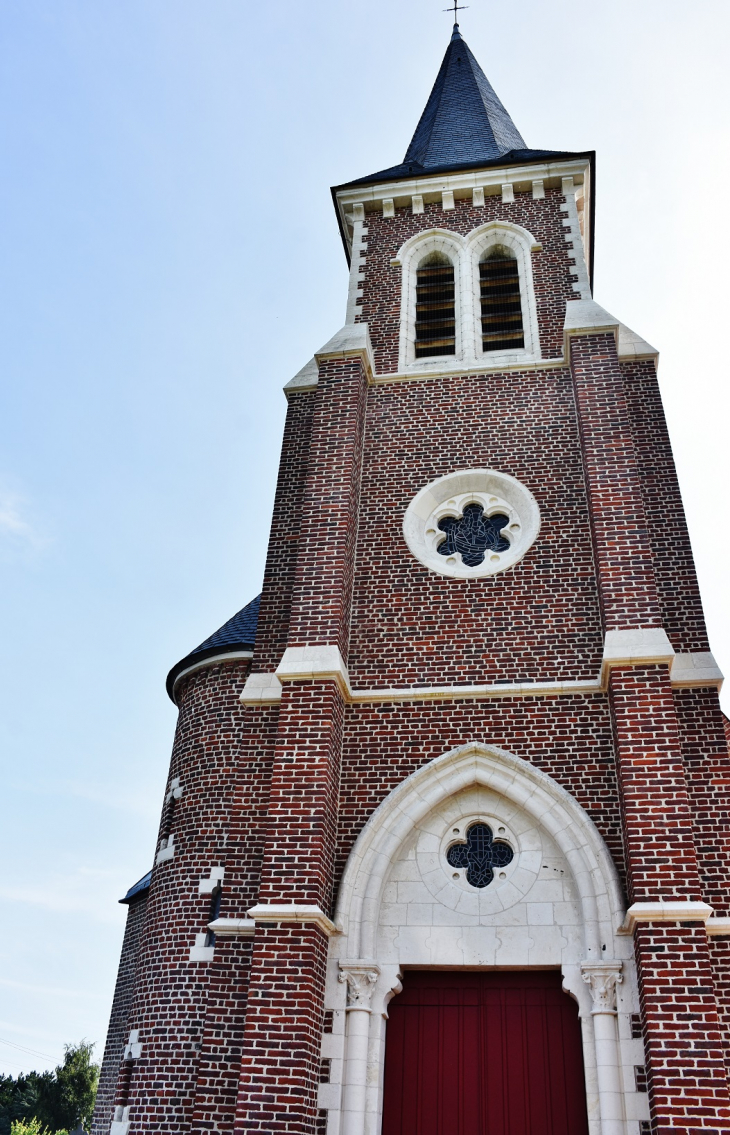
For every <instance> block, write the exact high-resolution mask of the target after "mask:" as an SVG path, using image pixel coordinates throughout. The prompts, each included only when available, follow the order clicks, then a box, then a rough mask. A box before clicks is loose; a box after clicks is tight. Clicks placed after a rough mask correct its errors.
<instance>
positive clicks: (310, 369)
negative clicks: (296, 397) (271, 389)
mask: <svg viewBox="0 0 730 1135" xmlns="http://www.w3.org/2000/svg"><path fill="white" fill-rule="evenodd" d="M318 382H319V367H318V365H317V360H316V359H315V358H314V356H312V358H311V359H310V360H309V362H308V363H305V364H304V366H303V367H302V369H301V370H298V371H297V373H296V374H295V375H294V378H292V379H291V380H290V381H289V382H287V383H286V385H285V387H284V391H285V392H287V391H288V394H287V397H288V396H289V394H298V393H300V392H301V391H303V390H314V388H315V386H316V385H317V383H318Z"/></svg>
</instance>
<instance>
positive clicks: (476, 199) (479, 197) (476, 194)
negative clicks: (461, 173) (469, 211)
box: [471, 185, 484, 209]
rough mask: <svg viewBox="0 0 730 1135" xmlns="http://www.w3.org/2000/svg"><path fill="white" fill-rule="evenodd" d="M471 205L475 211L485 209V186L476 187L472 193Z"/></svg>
mask: <svg viewBox="0 0 730 1135" xmlns="http://www.w3.org/2000/svg"><path fill="white" fill-rule="evenodd" d="M471 203H472V206H473V208H475V209H483V208H484V186H483V185H475V186H474V188H473V189H472V191H471Z"/></svg>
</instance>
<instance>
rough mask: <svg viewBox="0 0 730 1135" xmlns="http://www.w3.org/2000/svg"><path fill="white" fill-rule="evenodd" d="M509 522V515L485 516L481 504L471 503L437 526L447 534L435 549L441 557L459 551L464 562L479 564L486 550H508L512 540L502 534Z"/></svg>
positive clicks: (443, 519) (474, 565)
mask: <svg viewBox="0 0 730 1135" xmlns="http://www.w3.org/2000/svg"><path fill="white" fill-rule="evenodd" d="M508 524H509V517H508V516H504V515H503V513H497V514H496V515H495V516H485V515H484V509H483V507H482V506H481V505H480V504H468V505H466V507H465V508H464V510H463V512H462V514H461V516H458V517H457V516H444V517H442V518H441V520H439V522H438V527H439V529H440V530H441V531H442V532H445V533H446V538H445V539H444V540H442V541H441V543H440V544H439V546H438V548H437V549H436V551H437V552H438V554H439V555H440V556H453V555H455V554H456V553H457V552H458V553H459V554H460V556H461V562H462V563H464V564H466V565H467V566H468V567H478V566H479V564H482V563H484V553H485V552H487V551H490V552H507V551H509V547H510V543H509V540H505V538H504V536H502V535H501V531H502V529H503V528H506V527H507V525H508Z"/></svg>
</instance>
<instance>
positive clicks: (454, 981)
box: [382, 970, 588, 1135]
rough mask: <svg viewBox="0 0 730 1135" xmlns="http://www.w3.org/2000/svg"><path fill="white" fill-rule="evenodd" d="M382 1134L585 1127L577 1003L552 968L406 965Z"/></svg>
mask: <svg viewBox="0 0 730 1135" xmlns="http://www.w3.org/2000/svg"><path fill="white" fill-rule="evenodd" d="M382 1130H383V1135H587V1132H588V1118H587V1111H586V1093H585V1076H584V1070H583V1048H582V1040H581V1029H580V1021H579V1018H578V1007H577V1005H576V1003H575V1002H574V1001H573V1000H572V998H570V997H569V996H568V994H566V993H564V992H563V989H562V979H561V975H560V973H559V972H557V971H555V970H537V971H535V970H533V971H496V972H495V971H491V972H484V971H467V972H464V971H461V972H458V971H453V970H451V971H433V970H425V971H423V970H411V971H407V972H406V973H405V975H404V979H403V992H402V993H400V994H399V995H398V996H397V997H395V998H394V999H393V1001H392V1002H391V1003H390V1006H389V1020H388V1025H387V1034H386V1044H385V1082H384V1100H383V1129H382Z"/></svg>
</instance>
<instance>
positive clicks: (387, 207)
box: [383, 197, 395, 218]
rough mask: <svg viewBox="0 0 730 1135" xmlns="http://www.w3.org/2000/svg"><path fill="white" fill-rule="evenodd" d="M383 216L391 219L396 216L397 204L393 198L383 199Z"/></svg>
mask: <svg viewBox="0 0 730 1135" xmlns="http://www.w3.org/2000/svg"><path fill="white" fill-rule="evenodd" d="M383 216H384V217H385V218H391V217H394V216H395V203H394V201H393V198H392V197H384V198H383Z"/></svg>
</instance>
